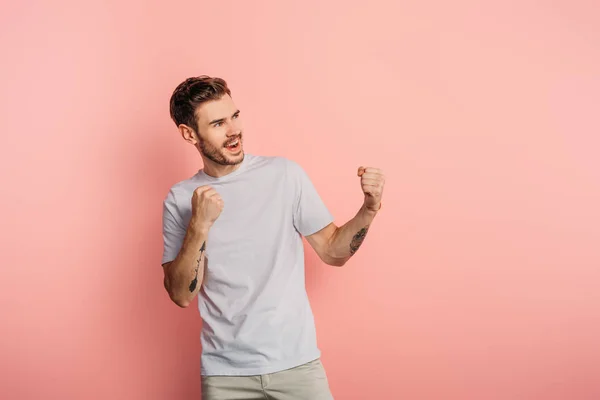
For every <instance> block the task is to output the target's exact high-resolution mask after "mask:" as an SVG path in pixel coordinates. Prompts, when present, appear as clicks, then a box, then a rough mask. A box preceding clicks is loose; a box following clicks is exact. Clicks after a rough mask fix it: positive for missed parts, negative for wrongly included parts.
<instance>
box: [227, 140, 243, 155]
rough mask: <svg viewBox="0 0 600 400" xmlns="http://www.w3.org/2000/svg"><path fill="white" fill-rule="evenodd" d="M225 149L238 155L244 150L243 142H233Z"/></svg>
mask: <svg viewBox="0 0 600 400" xmlns="http://www.w3.org/2000/svg"><path fill="white" fill-rule="evenodd" d="M225 148H226V149H227V150H229V151H230V152H232V153H236V152H238V151H239V150H240V149H241V148H242V140H241V139H240V138H237V139H235V140H232V141H231V142H229V143H227V144H226V145H225Z"/></svg>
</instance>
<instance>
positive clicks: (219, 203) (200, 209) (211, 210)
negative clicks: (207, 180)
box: [192, 186, 224, 229]
mask: <svg viewBox="0 0 600 400" xmlns="http://www.w3.org/2000/svg"><path fill="white" fill-rule="evenodd" d="M223 205H224V204H223V199H222V198H221V196H220V195H219V193H217V191H216V190H215V189H213V188H211V187H210V186H200V187H198V188H196V190H194V194H193V196H192V220H193V223H194V224H195V225H196V226H197V227H198V228H200V229H209V228H210V227H211V226H212V224H213V223H214V222H215V221H216V220H217V218H219V215H221V211H223Z"/></svg>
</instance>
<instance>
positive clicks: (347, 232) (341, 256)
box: [328, 205, 377, 266]
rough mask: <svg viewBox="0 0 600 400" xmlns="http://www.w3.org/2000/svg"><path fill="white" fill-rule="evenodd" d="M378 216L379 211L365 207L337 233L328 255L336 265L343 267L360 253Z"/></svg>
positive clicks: (331, 242) (332, 239)
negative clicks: (370, 227) (359, 250)
mask: <svg viewBox="0 0 600 400" xmlns="http://www.w3.org/2000/svg"><path fill="white" fill-rule="evenodd" d="M376 215H377V211H372V210H368V209H367V208H366V207H365V206H364V205H363V206H362V207H361V208H360V210H359V211H358V213H357V214H356V215H355V216H354V218H352V219H351V220H349V221H348V222H346V223H345V224H344V225H342V226H340V227H339V228H338V229H337V230H336V231H335V233H334V234H333V236H332V238H331V241H330V243H329V251H328V255H329V257H331V258H332V259H333V260H334V263H335V264H336V265H340V266H341V265H343V264H344V263H346V261H348V260H349V259H350V258H351V257H352V256H353V255H354V254H355V253H356V252H357V251H358V249H359V248H360V246H361V245H362V243H363V240H364V239H365V237H366V236H367V232H368V231H369V226H370V225H371V223H372V222H373V219H374V218H375V216H376Z"/></svg>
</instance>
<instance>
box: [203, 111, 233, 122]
mask: <svg viewBox="0 0 600 400" xmlns="http://www.w3.org/2000/svg"><path fill="white" fill-rule="evenodd" d="M239 113H240V110H237V111H236V112H234V113H233V115H232V117H235V116H236V115H238V114H239ZM224 121H225V118H219V119H213V120H212V121H210V122H209V123H208V124H209V125H212V124H216V123H219V122H224Z"/></svg>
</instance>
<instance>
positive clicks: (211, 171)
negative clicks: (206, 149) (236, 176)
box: [202, 157, 242, 178]
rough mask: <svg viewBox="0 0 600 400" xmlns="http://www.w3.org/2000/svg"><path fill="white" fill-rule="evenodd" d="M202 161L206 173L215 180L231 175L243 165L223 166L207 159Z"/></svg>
mask: <svg viewBox="0 0 600 400" xmlns="http://www.w3.org/2000/svg"><path fill="white" fill-rule="evenodd" d="M202 160H203V162H204V168H203V170H204V173H205V174H206V175H208V176H212V177H213V178H221V177H223V176H225V175H229V174H231V173H232V172H234V171H236V170H237V169H238V168H239V167H240V166H241V165H242V163H239V164H235V165H221V164H217V163H216V162H214V161H212V160H209V159H207V158H205V157H202Z"/></svg>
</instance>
